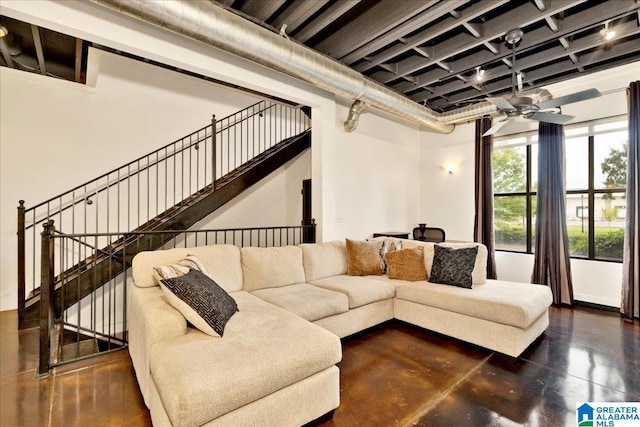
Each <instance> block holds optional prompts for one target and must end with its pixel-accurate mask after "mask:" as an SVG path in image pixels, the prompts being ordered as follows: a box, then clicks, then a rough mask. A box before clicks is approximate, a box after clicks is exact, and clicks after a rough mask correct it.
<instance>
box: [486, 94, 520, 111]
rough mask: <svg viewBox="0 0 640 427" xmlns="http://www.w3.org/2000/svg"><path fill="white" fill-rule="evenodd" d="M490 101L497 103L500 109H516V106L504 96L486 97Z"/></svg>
mask: <svg viewBox="0 0 640 427" xmlns="http://www.w3.org/2000/svg"><path fill="white" fill-rule="evenodd" d="M486 100H487V101H488V102H490V103H492V104H493V105H495V106H496V107H498V108H499V109H500V110H503V111H515V110H516V108H515V107H514V106H513V105H511V104H509V101H507V100H506V99H504V98H500V97H498V98H487V99H486Z"/></svg>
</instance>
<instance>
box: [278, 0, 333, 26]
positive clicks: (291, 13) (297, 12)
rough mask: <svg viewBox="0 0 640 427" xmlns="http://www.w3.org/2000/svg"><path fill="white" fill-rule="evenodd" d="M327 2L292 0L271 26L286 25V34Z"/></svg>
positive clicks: (319, 0)
mask: <svg viewBox="0 0 640 427" xmlns="http://www.w3.org/2000/svg"><path fill="white" fill-rule="evenodd" d="M328 2H329V0H294V2H293V3H291V4H290V5H289V6H287V8H286V9H285V10H284V12H282V13H281V14H280V15H278V17H277V18H276V19H275V20H274V21H273V24H272V25H273V26H274V27H276V28H280V26H281V25H282V24H286V25H287V32H292V31H294V30H296V29H297V28H298V27H300V26H301V25H302V24H304V22H305V21H306V20H307V19H309V18H310V17H311V16H312V15H313V14H314V13H316V12H317V11H318V10H320V9H321V8H322V7H323V6H324V5H325V4H327V3H328Z"/></svg>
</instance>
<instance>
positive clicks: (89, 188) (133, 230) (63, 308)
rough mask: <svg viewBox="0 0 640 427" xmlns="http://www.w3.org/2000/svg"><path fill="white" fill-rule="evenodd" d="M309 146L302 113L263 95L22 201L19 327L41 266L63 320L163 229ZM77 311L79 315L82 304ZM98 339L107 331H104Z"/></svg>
mask: <svg viewBox="0 0 640 427" xmlns="http://www.w3.org/2000/svg"><path fill="white" fill-rule="evenodd" d="M310 146H311V130H310V120H309V117H308V110H306V109H304V108H297V107H292V106H285V105H282V104H276V103H272V102H267V101H262V102H259V103H257V104H254V105H252V106H250V107H248V108H246V109H244V110H241V111H239V112H238V113H235V114H233V115H231V116H228V117H225V118H224V119H221V120H216V119H215V117H214V119H213V120H212V123H211V125H208V126H205V127H203V128H202V129H199V130H197V131H196V132H193V133H191V134H189V135H187V136H186V137H184V138H181V139H179V140H177V141H175V142H173V143H172V144H169V145H167V146H165V147H163V148H161V149H159V150H156V151H154V152H153V153H150V154H148V155H146V156H143V157H141V158H139V159H136V160H134V161H133V162H131V163H129V164H127V165H124V166H122V167H120V168H118V169H115V170H113V171H111V172H109V173H107V174H104V175H102V176H100V177H98V178H96V179H95V180H92V181H90V182H88V183H85V184H83V185H80V186H78V187H76V188H74V189H72V190H70V191H68V192H66V193H63V194H61V195H59V196H56V197H54V198H52V199H50V200H48V201H46V202H44V203H41V204H39V205H36V206H34V207H32V208H26V207H25V206H24V203H23V202H22V201H21V203H20V206H19V207H18V224H19V227H18V262H19V267H18V270H19V274H18V275H19V278H18V279H19V286H18V287H19V289H18V290H19V297H18V298H19V301H18V303H19V304H18V305H19V310H18V311H19V319H20V328H29V327H34V326H38V325H39V323H40V322H41V315H40V305H41V299H42V298H41V289H40V283H41V282H42V283H45V280H44V279H43V278H44V277H45V275H46V273H47V271H49V272H50V273H51V277H53V283H51V284H49V286H50V288H49V289H52V290H53V293H52V294H51V295H47V297H46V301H45V304H46V305H49V306H51V307H54V308H55V310H54V311H55V314H54V315H53V317H54V318H55V319H57V320H58V321H63V320H62V318H63V313H66V312H67V310H69V309H70V308H73V307H74V306H76V305H78V304H79V302H80V301H82V300H83V299H84V298H91V299H94V298H95V296H93V295H95V294H96V292H97V291H98V290H99V289H100V288H101V287H102V286H104V285H105V284H110V285H109V286H113V287H114V288H115V287H117V286H118V284H117V283H115V282H113V281H114V280H116V279H114V278H115V277H118V275H120V274H121V273H123V272H125V271H126V269H127V268H128V267H129V266H130V265H131V260H132V258H133V256H135V254H137V253H138V252H140V251H143V250H154V249H158V248H161V247H163V246H164V245H166V243H167V241H168V240H169V238H168V237H167V236H168V234H167V233H164V232H167V231H170V230H187V229H189V228H190V227H192V226H193V225H194V224H196V223H197V222H198V221H200V220H202V219H203V218H205V217H206V216H207V215H209V214H211V213H212V212H214V211H215V210H216V209H218V208H220V207H221V206H223V205H224V204H225V203H227V202H229V201H230V200H232V199H233V198H234V197H236V196H237V195H239V194H240V193H242V192H243V191H244V190H246V189H247V188H249V187H250V186H252V185H253V184H255V183H257V182H258V181H260V180H261V179H263V178H264V177H266V176H267V175H269V174H270V173H271V172H273V171H275V170H276V169H277V168H279V167H281V166H283V165H284V164H286V163H287V162H288V161H290V160H291V159H293V158H294V157H296V156H297V155H298V154H300V153H302V152H304V151H305V150H307V149H308V148H309V147H310ZM38 226H43V227H44V230H45V231H43V234H44V235H50V236H52V237H53V236H56V235H64V236H65V239H59V240H58V241H57V242H56V243H51V244H50V245H51V246H52V248H51V250H52V251H54V250H55V251H58V252H59V253H60V255H59V256H58V258H59V260H58V261H57V262H56V263H54V265H44V264H43V265H40V262H39V259H40V258H45V256H44V255H45V253H44V252H49V248H45V245H44V243H43V244H42V245H40V246H39V245H38V243H39V236H37V235H36V234H37V232H38V230H37V227H38ZM123 230H124V231H123ZM114 235H117V236H118V238H116V239H114V237H113V236H114ZM63 242H66V243H64V244H63ZM87 254H89V255H88V256H85V255H87ZM62 260H64V261H62ZM43 272H44V274H43ZM38 278H41V280H37V279H38ZM117 280H118V281H121V280H122V279H117ZM112 282H113V283H112ZM118 283H119V282H118ZM125 299H126V297H125ZM119 303H120V304H121V305H122V304H124V302H122V301H121V302H119ZM103 304H104V302H103ZM109 304H111V300H109ZM115 304H116V303H115V301H114V305H115ZM76 311H77V312H78V314H77V316H78V317H80V314H79V313H80V312H81V311H82V306H81V305H78V308H77V310H76ZM65 316H66V314H65ZM94 316H95V315H94ZM91 323H92V324H93V323H95V321H94V319H92V320H91ZM76 332H77V334H78V339H77V340H76V343H75V345H76V347H78V348H79V347H80V346H81V345H80V344H81V342H84V341H86V339H85V338H86V337H84V335H83V334H84V333H86V332H88V333H89V337H90V336H92V335H93V337H94V338H96V334H95V331H81V328H79V327H78V328H77V330H76ZM81 335H83V336H81ZM98 335H101V336H102V335H105V337H106V338H107V340H111V339H112V338H114V337H115V335H114V334H113V333H112V331H109V332H108V333H105V334H102V333H100V334H98ZM105 337H102V338H105ZM115 338H116V340H118V338H117V337H115ZM63 341H64V340H63V339H61V340H60V342H63ZM121 341H123V342H125V341H126V339H121ZM85 344H86V346H89V347H91V346H94V347H95V345H96V344H95V342H94V343H83V345H85Z"/></svg>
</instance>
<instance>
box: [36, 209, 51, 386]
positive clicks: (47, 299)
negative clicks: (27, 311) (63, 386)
mask: <svg viewBox="0 0 640 427" xmlns="http://www.w3.org/2000/svg"><path fill="white" fill-rule="evenodd" d="M43 228H44V230H43V231H42V233H40V236H41V239H40V241H41V255H40V361H39V364H38V375H46V374H48V373H49V368H50V366H51V365H50V363H51V360H50V358H51V338H50V335H51V328H52V327H53V317H54V312H55V294H54V259H53V258H54V251H53V249H54V247H53V233H54V230H55V227H54V225H53V220H50V221H47V222H45V223H44V225H43Z"/></svg>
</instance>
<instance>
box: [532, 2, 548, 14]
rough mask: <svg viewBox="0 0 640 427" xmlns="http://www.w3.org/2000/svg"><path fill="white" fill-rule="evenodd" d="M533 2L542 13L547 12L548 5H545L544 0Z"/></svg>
mask: <svg viewBox="0 0 640 427" xmlns="http://www.w3.org/2000/svg"><path fill="white" fill-rule="evenodd" d="M533 2H534V3H535V5H536V7H537V8H538V10H539V11H540V12H544V11H545V10H547V5H546V4H545V2H544V0H533Z"/></svg>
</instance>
